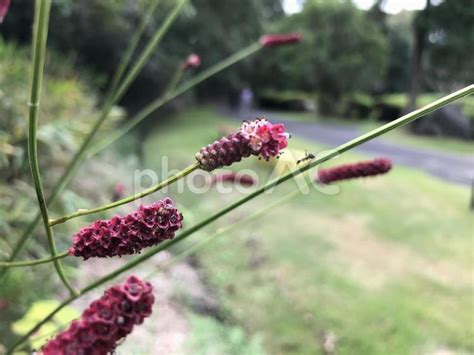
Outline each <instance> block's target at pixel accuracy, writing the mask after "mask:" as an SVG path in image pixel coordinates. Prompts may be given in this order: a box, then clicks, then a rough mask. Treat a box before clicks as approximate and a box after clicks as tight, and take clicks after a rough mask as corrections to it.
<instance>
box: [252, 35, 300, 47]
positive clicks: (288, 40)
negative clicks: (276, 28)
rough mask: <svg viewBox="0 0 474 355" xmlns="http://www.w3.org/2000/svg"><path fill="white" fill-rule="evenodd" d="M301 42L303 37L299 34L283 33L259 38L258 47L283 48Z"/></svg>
mask: <svg viewBox="0 0 474 355" xmlns="http://www.w3.org/2000/svg"><path fill="white" fill-rule="evenodd" d="M302 40H303V36H302V35H301V34H300V33H297V32H292V33H283V34H268V35H263V36H262V37H260V41H259V42H260V45H261V46H262V47H265V48H268V47H277V46H284V45H287V44H294V43H299V42H301V41H302Z"/></svg>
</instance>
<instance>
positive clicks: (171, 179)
mask: <svg viewBox="0 0 474 355" xmlns="http://www.w3.org/2000/svg"><path fill="white" fill-rule="evenodd" d="M198 168H199V165H198V163H194V164H192V165H190V166H188V167H187V168H185V169H183V170H181V171H180V172H178V173H177V174H175V175H173V176H170V177H169V178H168V179H166V180H163V181H162V182H160V183H159V184H157V185H155V186H152V187H150V188H148V189H146V190H144V191H142V192H139V193H137V194H135V195H132V196H129V197H126V198H123V199H121V200H118V201H115V202H112V203H108V204H106V205H103V206H99V207H96V208H91V209H81V210H78V211H77V212H75V213H72V214H69V215H67V216H63V217H61V218H58V219H53V220H50V221H49V225H50V226H54V225H56V224H60V223H64V222H66V221H68V220H70V219H73V218H77V217H80V216H86V215H88V214H94V213H99V212H103V211H107V210H110V209H111V208H115V207H118V206H121V205H125V204H127V203H129V202H132V201H135V200H138V199H140V198H143V197H145V196H148V195H151V194H152V193H155V192H157V191H159V190H161V189H163V188H165V187H166V186H169V185H171V184H172V183H174V182H175V181H177V180H179V179H182V178H184V177H185V176H187V175H189V174H191V173H192V172H193V171H194V170H196V169H198Z"/></svg>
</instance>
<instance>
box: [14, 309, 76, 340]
mask: <svg viewBox="0 0 474 355" xmlns="http://www.w3.org/2000/svg"><path fill="white" fill-rule="evenodd" d="M59 304H60V303H59V302H58V301H55V300H42V301H36V302H34V303H33V304H32V305H31V307H30V309H28V311H27V312H26V313H25V315H24V316H23V318H21V319H19V320H17V321H16V322H14V323H13V324H12V330H13V332H14V333H15V334H17V335H25V334H26V333H28V331H29V330H30V329H31V328H32V327H33V326H35V325H36V324H37V323H38V322H39V321H41V320H42V319H43V318H44V317H46V316H47V315H48V314H49V313H51V312H52V311H54V310H55V309H56V308H57V307H58V306H59ZM79 316H80V313H79V312H78V311H76V310H75V309H74V308H72V307H70V306H66V307H64V308H63V309H61V310H60V311H59V312H58V313H56V315H55V316H54V317H53V319H51V321H49V322H47V323H46V324H45V325H44V326H43V327H41V329H40V330H39V332H38V333H36V334H35V336H34V338H32V339H31V342H30V345H31V347H32V348H33V349H40V348H41V346H43V345H44V343H45V341H46V340H48V339H50V338H51V337H52V336H53V335H54V334H55V333H56V332H57V331H58V330H60V329H63V328H65V327H66V326H67V325H68V324H69V323H70V322H71V321H73V320H74V319H76V318H79Z"/></svg>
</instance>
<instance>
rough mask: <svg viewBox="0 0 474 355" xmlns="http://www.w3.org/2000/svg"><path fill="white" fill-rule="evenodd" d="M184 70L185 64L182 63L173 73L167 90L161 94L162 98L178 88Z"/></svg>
mask: <svg viewBox="0 0 474 355" xmlns="http://www.w3.org/2000/svg"><path fill="white" fill-rule="evenodd" d="M184 71H185V69H184V68H183V65H182V64H180V65H179V66H178V68H177V69H176V71H175V73H174V75H173V78H172V79H171V81H170V83H169V84H168V86H167V87H166V89H165V91H163V94H162V95H161V97H162V98H163V97H166V96H168V95H169V94H171V93H172V92H173V91H174V90H175V89H176V86H177V85H178V83H179V82H180V80H181V79H182V78H183V75H184Z"/></svg>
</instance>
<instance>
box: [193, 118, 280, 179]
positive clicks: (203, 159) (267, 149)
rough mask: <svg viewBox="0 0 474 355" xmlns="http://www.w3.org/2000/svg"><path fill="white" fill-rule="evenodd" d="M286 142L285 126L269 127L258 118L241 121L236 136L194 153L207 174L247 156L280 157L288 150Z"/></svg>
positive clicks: (270, 124) (267, 123) (264, 121)
mask: <svg viewBox="0 0 474 355" xmlns="http://www.w3.org/2000/svg"><path fill="white" fill-rule="evenodd" d="M288 138H289V135H288V133H286V132H285V125H283V124H282V123H277V124H272V123H270V122H269V121H268V120H267V119H266V118H265V117H259V118H257V119H255V120H254V121H244V123H243V124H242V127H240V129H239V130H238V131H237V132H235V133H231V134H229V135H228V136H227V137H223V138H221V139H219V140H217V141H215V142H214V143H212V144H209V145H207V146H205V147H202V148H201V150H200V151H199V152H198V153H196V160H197V161H198V163H199V167H200V168H201V169H203V170H206V171H212V170H214V169H217V168H221V167H223V166H228V165H231V164H233V163H235V162H238V161H240V160H242V158H246V157H249V156H250V155H255V156H260V157H262V158H263V159H265V160H268V159H270V158H271V157H278V156H279V155H280V154H281V151H282V149H285V148H286V147H287V146H288Z"/></svg>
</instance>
